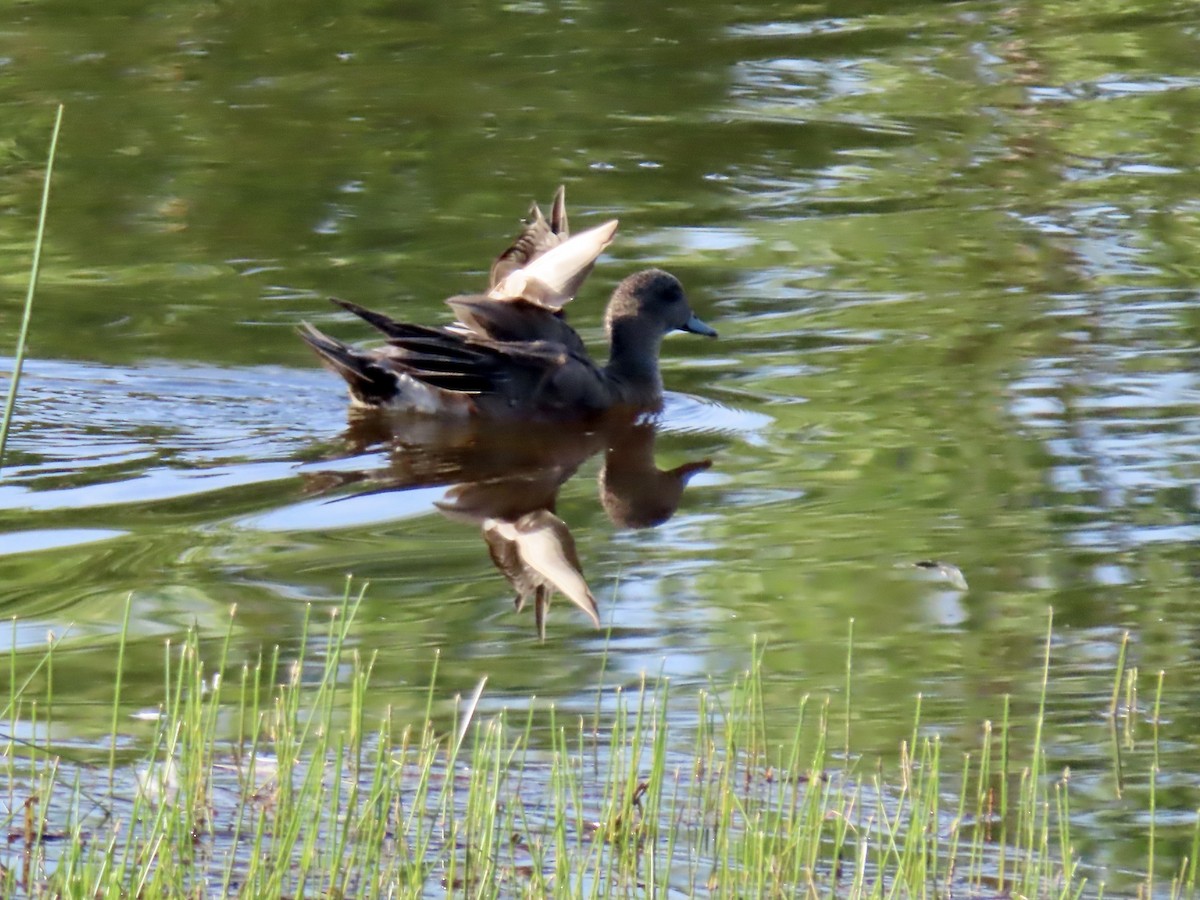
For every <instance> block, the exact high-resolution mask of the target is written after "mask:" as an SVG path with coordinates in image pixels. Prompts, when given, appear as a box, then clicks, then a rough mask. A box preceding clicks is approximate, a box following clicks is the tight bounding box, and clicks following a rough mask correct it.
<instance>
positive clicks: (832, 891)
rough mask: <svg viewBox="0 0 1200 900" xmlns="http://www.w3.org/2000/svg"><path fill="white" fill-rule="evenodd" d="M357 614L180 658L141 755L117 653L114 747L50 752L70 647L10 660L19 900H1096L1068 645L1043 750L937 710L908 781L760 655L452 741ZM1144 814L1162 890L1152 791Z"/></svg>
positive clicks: (474, 728)
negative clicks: (1065, 671) (1077, 779)
mask: <svg viewBox="0 0 1200 900" xmlns="http://www.w3.org/2000/svg"><path fill="white" fill-rule="evenodd" d="M361 600H362V593H361V592H359V593H358V594H357V595H355V596H352V595H351V594H350V592H349V591H348V592H347V596H346V598H345V599H344V601H343V603H342V604H341V605H340V607H337V608H335V609H334V610H333V612H332V614H331V615H330V617H329V620H328V622H327V623H325V624H321V623H319V622H316V621H315V620H313V619H311V618H310V619H309V621H308V622H307V623H306V627H305V629H304V633H303V636H302V641H301V644H300V646H299V649H298V650H297V652H296V653H295V654H294V655H286V656H285V654H284V653H282V652H281V650H280V649H279V648H275V650H274V651H273V652H271V653H270V654H268V655H266V656H263V657H260V658H259V659H258V660H257V662H255V663H254V664H253V665H244V666H241V667H238V666H236V665H230V663H229V659H228V651H229V637H228V635H227V637H226V639H225V641H224V642H223V643H218V644H216V645H206V644H202V643H201V642H200V641H199V640H198V637H197V634H196V633H195V632H189V633H188V634H187V635H186V636H185V637H184V638H183V639H182V640H181V641H180V642H178V643H172V642H171V641H168V642H167V644H166V652H165V654H164V661H163V681H162V685H163V686H162V699H161V703H160V705H159V707H158V708H157V710H155V711H154V712H153V714H152V718H153V720H154V722H155V727H154V732H153V739H152V740H151V741H149V742H148V743H146V742H141V741H133V740H131V739H130V738H129V737H128V736H127V735H125V734H123V733H122V721H123V717H124V716H126V715H127V714H128V710H127V709H126V707H125V706H123V705H122V700H121V686H122V669H123V660H124V657H125V648H126V640H125V637H124V636H122V639H121V643H120V645H119V651H118V654H117V666H116V670H115V672H114V678H113V706H112V730H111V735H110V736H109V740H108V742H107V746H103V745H102V744H95V745H91V746H86V745H81V744H79V743H71V742H68V741H61V742H60V741H59V740H56V737H55V736H56V735H58V734H60V733H61V732H62V731H63V730H64V729H63V728H62V726H63V725H64V724H65V723H64V722H63V721H62V720H61V717H62V713H61V712H60V709H61V706H59V705H58V704H56V691H61V688H60V686H58V685H56V684H55V679H54V659H55V652H56V650H55V647H54V646H53V644H52V645H51V646H50V647H49V648H48V649H47V650H46V651H45V653H44V654H43V655H41V656H40V657H39V658H37V659H36V660H23V662H26V661H27V662H28V663H29V665H28V666H23V665H18V654H16V653H15V652H14V653H13V655H12V656H10V662H9V683H10V691H9V696H8V699H7V706H6V708H5V709H4V712H3V720H4V721H5V722H7V728H6V732H7V733H6V734H5V735H4V736H3V744H2V745H0V746H2V747H3V753H2V766H3V768H2V770H0V778H2V779H3V789H4V794H5V797H6V798H7V804H6V806H7V810H8V818H7V821H5V823H4V827H5V831H6V833H7V835H8V842H7V845H6V847H5V848H4V849H3V850H2V851H0V862H2V868H0V879H2V883H3V891H4V894H5V896H12V895H13V894H15V893H24V894H27V895H31V896H93V897H99V896H108V897H117V896H145V897H149V896H154V897H167V896H213V897H224V896H246V897H267V896H272V897H279V896H329V897H349V896H354V897H392V896H413V895H419V894H422V893H425V892H435V893H441V892H443V891H450V892H451V893H455V894H458V893H462V894H464V895H470V896H485V897H486V896H500V895H503V896H533V897H540V896H550V895H554V896H581V897H582V896H589V897H591V896H627V895H630V894H636V893H642V892H645V893H651V892H653V893H658V892H660V891H661V892H664V893H665V892H667V891H668V890H675V891H681V892H683V893H684V894H686V895H688V896H693V895H697V894H708V895H713V896H725V897H748V896H795V895H802V896H851V897H856V896H879V897H888V896H934V895H944V896H958V897H964V896H989V897H990V896H1020V897H1045V896H1059V897H1071V896H1080V895H1082V894H1083V893H1084V892H1085V891H1086V892H1087V893H1088V894H1089V895H1091V894H1099V893H1102V892H1103V886H1102V884H1101V882H1103V881H1104V880H1105V879H1104V877H1101V873H1099V872H1098V871H1097V870H1096V869H1094V868H1092V867H1089V864H1088V861H1087V860H1084V859H1080V858H1079V857H1078V855H1077V853H1076V851H1075V849H1074V846H1073V844H1072V837H1071V827H1072V817H1071V803H1070V795H1071V790H1070V782H1069V777H1068V773H1067V772H1049V771H1046V765H1045V752H1044V748H1043V746H1042V740H1043V736H1042V735H1043V732H1042V728H1041V722H1043V721H1044V718H1045V714H1046V708H1045V707H1046V703H1047V698H1048V696H1049V694H1048V690H1047V687H1048V681H1049V670H1050V634H1049V631H1048V633H1047V640H1046V650H1045V663H1044V666H1043V669H1042V672H1041V673H1040V675H1041V708H1040V710H1039V712H1038V715H1037V717H1036V719H1035V723H1036V727H1035V728H1034V730H1033V732H1032V734H1025V735H1023V737H1022V739H1020V740H1018V734H1017V732H1018V731H1019V730H1018V729H1010V727H1009V717H1008V702H1007V700H1005V701H1004V702H1003V705H1002V707H1001V709H999V710H998V711H997V712H998V719H997V721H996V722H995V723H983V728H982V732H981V734H982V737H981V743H980V745H979V748H978V750H977V751H975V752H972V753H967V754H965V755H963V756H962V757H961V758H960V759H951V758H949V754H944V753H943V746H942V743H941V741H940V740H939V738H938V737H937V731H936V728H930V727H928V726H927V724H926V723H924V722H922V721H921V715H920V698H919V697H918V698H917V703H916V713H915V716H914V721H913V728H912V736H911V738H910V739H908V740H906V741H905V742H904V744H903V746H902V747H901V748H900V753H899V756H898V762H897V763H895V764H879V765H875V764H872V763H869V762H868V761H867V760H866V758H860V757H857V756H856V755H855V754H854V735H853V733H852V729H851V723H852V715H851V713H852V709H851V704H850V702H849V692H847V695H846V698H845V701H846V702H845V703H841V702H835V701H833V700H830V699H819V698H812V697H808V696H803V697H797V698H796V703H795V707H794V709H793V710H792V711H791V714H790V721H788V722H786V723H782V722H780V721H779V715H778V714H774V715H768V713H767V712H766V711H765V709H764V705H763V694H762V678H763V659H764V653H765V651H764V648H761V647H758V648H754V649H752V651H751V653H750V662H749V666H748V668H747V670H746V671H745V672H744V673H743V675H742V676H741V677H739V678H738V679H736V680H735V681H734V682H733V683H732V684H728V685H718V684H713V685H711V686H710V688H709V689H707V690H703V691H700V692H698V693H697V694H695V695H693V696H684V695H681V694H674V693H672V690H671V685H670V684H669V682H668V681H667V680H665V679H658V680H653V679H648V680H646V679H644V680H643V683H642V685H641V689H640V690H638V691H636V692H630V693H626V692H623V691H620V690H615V691H610V692H606V691H605V690H604V689H603V687H601V689H600V694H601V696H598V698H597V706H596V714H595V716H594V717H585V718H578V717H571V718H570V719H566V720H565V719H563V718H561V717H560V716H558V715H557V714H556V711H555V709H554V707H553V706H552V705H551V706H548V707H539V706H538V704H536V703H535V702H534V701H533V700H531V701H530V702H529V703H528V706H527V708H526V709H523V710H519V709H502V710H499V711H496V712H494V713H492V714H486V715H485V714H482V713H481V712H480V706H481V703H480V700H481V697H482V696H483V695H484V694H485V693H486V684H485V683H484V682H481V683H480V684H479V686H478V688H477V689H476V691H475V692H474V695H473V696H472V697H471V698H469V699H468V700H466V701H463V700H461V699H460V700H459V701H458V702H457V703H456V704H455V707H454V708H455V712H454V713H453V715H452V716H450V717H449V719H448V721H447V717H445V716H439V715H438V714H437V713H436V712H435V708H436V707H437V705H438V704H437V703H436V698H437V696H438V694H439V689H438V678H437V662H436V658H435V660H434V661H433V673H432V675H431V680H430V686H429V695H428V701H427V703H426V706H425V713H424V716H423V717H420V718H418V719H417V720H415V721H398V720H397V719H396V718H395V717H394V716H393V713H392V712H391V711H390V709H385V711H384V712H383V713H382V714H380V715H376V714H374V713H371V712H368V710H369V709H370V708H371V704H370V702H369V700H368V695H369V692H370V691H371V679H372V668H373V665H374V661H375V655H374V654H373V653H370V652H367V651H366V650H365V648H363V647H361V646H357V645H356V641H355V639H354V637H353V635H354V625H355V616H356V612H357V609H358V605H359V603H360V602H361ZM235 617H236V611H233V612H231V618H230V629H229V634H230V635H231V634H232V633H233V622H234V619H235ZM128 618H129V611H128V609H127V610H126V622H125V624H126V628H128ZM58 652H62V651H58ZM850 659H851V657H850V656H849V654H848V657H847V678H848V681H847V687H849V684H850V681H849V679H850V678H851V677H852V675H853V666H852V665H851V664H850ZM1131 676H1133V677H1132V678H1131ZM1135 681H1136V674H1135V673H1126V672H1124V671H1123V662H1122V663H1121V665H1120V666H1119V670H1118V672H1117V673H1116V676H1115V679H1114V695H1113V713H1114V723H1116V722H1117V721H1118V720H1120V719H1124V720H1125V721H1126V723H1127V725H1126V727H1128V723H1129V721H1130V719H1131V718H1132V717H1133V716H1134V714H1135V709H1136V704H1135V705H1133V706H1127V705H1125V704H1124V703H1123V702H1122V699H1123V698H1124V699H1125V700H1130V699H1131V694H1129V692H1130V691H1132V690H1133V684H1134V682H1135ZM1159 685H1160V688H1161V678H1160V679H1159ZM602 698H603V701H604V702H603V703H602V702H601V699H602ZM682 707H686V708H687V709H686V710H684V709H681V708H682ZM668 709H670V714H669V715H668ZM602 710H603V711H602ZM1154 714H1155V716H1156V717H1157V715H1158V701H1157V699H1156V703H1155V709H1154ZM684 721H687V722H689V723H690V724H689V725H687V726H684V725H681V724H678V723H680V722H684ZM1155 721H1157V719H1155ZM782 733H789V734H790V735H791V737H790V738H789V739H787V740H783V741H775V740H773V739H772V738H771V737H769V735H771V734H782ZM1154 735H1155V742H1157V728H1155V729H1154ZM843 742H844V744H845V746H842V744H843ZM1149 796H1150V809H1149V810H1148V811H1147V815H1148V816H1149V821H1150V823H1151V825H1150V833H1149V839H1148V843H1147V849H1146V854H1147V859H1146V865H1145V870H1144V872H1147V873H1148V872H1152V871H1153V869H1154V852H1155V844H1154V826H1153V822H1154V818H1153V814H1154V793H1153V778H1152V779H1151V792H1150V795H1149ZM1197 834H1198V835H1200V832H1197ZM1127 881H1128V883H1125V884H1123V885H1122V886H1121V887H1122V888H1123V889H1124V890H1128V889H1130V888H1131V886H1137V887H1138V888H1139V889H1140V890H1142V891H1144V892H1145V893H1146V894H1151V893H1159V892H1160V891H1159V890H1158V889H1159V888H1162V889H1164V890H1165V889H1166V888H1167V886H1166V885H1156V884H1154V882H1153V879H1152V876H1151V875H1148V874H1138V873H1133V874H1131V875H1129V876H1128V878H1127ZM1195 882H1196V866H1195V853H1194V852H1193V853H1192V854H1191V856H1190V857H1189V858H1188V859H1185V860H1183V861H1182V863H1181V865H1180V867H1179V869H1178V871H1177V874H1176V876H1175V878H1174V880H1173V881H1172V883H1171V884H1170V887H1169V890H1170V895H1171V896H1194V894H1195Z"/></svg>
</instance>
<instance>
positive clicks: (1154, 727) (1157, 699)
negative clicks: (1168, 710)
mask: <svg viewBox="0 0 1200 900" xmlns="http://www.w3.org/2000/svg"><path fill="white" fill-rule="evenodd" d="M1165 677H1166V673H1165V672H1164V671H1163V670H1162V669H1159V672H1158V684H1157V685H1156V687H1155V690H1154V719H1153V721H1152V722H1151V725H1150V728H1151V732H1150V733H1151V736H1152V743H1153V761H1152V762H1151V764H1150V823H1149V828H1148V830H1149V832H1150V834H1149V838H1148V843H1149V847H1148V849H1147V852H1146V857H1147V859H1146V896H1148V897H1153V896H1154V853H1155V849H1156V846H1155V844H1156V840H1155V839H1156V837H1157V834H1158V832H1157V811H1158V773H1159V771H1160V768H1159V756H1158V750H1159V744H1158V723H1159V722H1160V721H1161V718H1160V714H1161V710H1162V692H1163V680H1164V679H1165Z"/></svg>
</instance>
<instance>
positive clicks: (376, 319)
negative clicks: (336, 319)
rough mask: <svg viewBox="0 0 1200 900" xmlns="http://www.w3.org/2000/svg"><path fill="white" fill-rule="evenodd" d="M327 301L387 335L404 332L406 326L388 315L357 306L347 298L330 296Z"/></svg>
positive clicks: (397, 335)
mask: <svg viewBox="0 0 1200 900" xmlns="http://www.w3.org/2000/svg"><path fill="white" fill-rule="evenodd" d="M329 302H330V303H332V304H333V305H334V306H340V307H341V308H342V309H344V310H346V312H352V313H354V314H355V315H356V316H358V317H359V318H360V319H362V320H363V321H364V322H366V323H367V324H368V325H371V326H372V327H373V328H375V329H377V330H379V331H382V332H383V333H384V334H386V335H387V336H388V337H399V336H400V335H401V334H402V333H404V329H405V328H406V327H407V326H405V325H402V324H401V323H400V322H397V321H396V320H395V319H393V318H391V317H390V316H385V315H384V314H383V313H380V312H375V311H374V310H372V309H367V308H366V307H365V306H359V305H358V304H357V303H351V302H350V301H349V300H342V299H340V298H338V297H330V298H329Z"/></svg>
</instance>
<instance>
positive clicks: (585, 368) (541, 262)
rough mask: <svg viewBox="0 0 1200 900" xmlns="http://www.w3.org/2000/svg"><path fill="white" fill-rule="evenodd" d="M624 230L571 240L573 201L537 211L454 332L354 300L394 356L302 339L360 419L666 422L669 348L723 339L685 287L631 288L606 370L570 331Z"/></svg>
mask: <svg viewBox="0 0 1200 900" xmlns="http://www.w3.org/2000/svg"><path fill="white" fill-rule="evenodd" d="M617 225H618V222H617V220H615V219H614V220H610V221H608V222H605V223H603V224H601V225H598V226H596V227H594V228H590V229H588V230H587V231H584V232H581V233H579V234H576V235H571V234H570V232H569V228H568V222H567V213H566V203H565V192H564V190H563V188H561V187H560V188H559V190H558V192H557V193H556V194H555V198H554V203H553V206H552V208H551V215H550V218H549V219H547V218H546V217H545V216H544V214H543V213H542V211H541V209H540V208H539V207H538V205H537V203H536V202H534V203H533V204H532V205H531V207H530V212H529V216H528V218H527V219H526V221H525V225H524V228H523V229H522V231H521V233H520V234H519V235H518V236H517V237H516V239H514V241H513V242H512V244H511V245H510V246H509V247H508V248H507V249H506V250H505V251H504V252H503V253H501V254H500V256H499V257H497V259H496V260H495V262H494V263H493V264H492V267H491V269H490V272H489V279H488V287H487V290H486V291H485V292H483V293H477V294H465V295H458V296H454V297H450V298H449V299H448V300H446V304H447V305H448V306H449V307H450V309H451V310H452V312H453V313H454V314H455V316H456V321H455V322H454V323H452V324H450V325H445V326H427V325H417V324H412V323H407V322H400V321H397V320H395V319H393V318H391V317H389V316H387V315H385V314H383V313H379V312H376V311H373V310H369V309H366V308H365V307H362V306H359V305H358V304H356V303H352V302H350V301H347V300H341V299H336V298H331V299H332V302H333V303H335V304H336V305H337V306H339V307H341V308H342V309H344V310H346V311H347V312H350V313H353V314H354V315H356V316H357V317H359V318H360V319H362V320H363V321H365V322H366V323H367V324H369V325H371V326H373V327H374V328H375V329H376V330H378V331H379V332H381V333H382V334H383V335H384V337H385V343H384V344H383V346H381V347H378V348H374V349H368V350H364V349H359V348H356V347H353V346H351V345H349V344H346V343H343V342H342V341H340V340H338V339H336V338H333V337H330V336H329V335H327V334H325V333H324V332H322V331H320V330H319V329H317V328H315V327H314V326H312V325H311V324H309V323H307V322H305V323H302V325H301V329H300V336H301V338H303V340H304V341H305V342H306V343H307V344H308V345H309V347H311V348H312V349H313V351H315V353H316V354H317V356H318V358H319V359H320V361H321V362H322V363H323V364H324V365H325V366H326V367H327V368H329V369H330V370H332V371H333V372H335V373H337V374H338V375H340V376H341V377H342V378H343V379H344V380H345V382H346V385H347V388H348V389H349V394H350V403H351V406H352V407H357V408H365V409H382V410H395V411H404V412H411V413H421V414H431V415H436V416H440V417H454V418H464V417H465V418H471V417H481V418H485V419H487V418H491V419H518V420H519V419H535V420H543V421H566V420H579V419H586V418H589V417H593V416H596V415H600V414H604V413H606V412H608V411H610V410H613V409H617V408H629V409H637V410H656V409H658V408H659V407H661V404H662V394H663V383H662V376H661V374H660V372H659V365H658V362H659V351H660V347H661V344H662V340H663V338H664V337H666V335H667V334H669V333H671V332H673V331H685V332H691V333H693V334H699V335H704V336H707V337H713V338H715V337H716V336H717V332H716V330H715V329H713V328H712V327H710V326H709V325H707V324H706V323H705V322H703V321H702V320H701V319H700V318H699V317H698V316H697V315H696V313H695V312H694V311H693V310H692V308H691V305H690V303H689V301H688V299H687V296H686V294H685V292H684V289H683V285H682V284H681V283H680V281H679V279H678V278H676V277H675V276H674V275H671V274H670V273H668V272H665V271H663V270H662V269H657V268H651V269H646V270H643V271H640V272H636V273H634V274H633V275H630V276H628V277H627V278H625V279H624V280H622V281H621V282H620V283H619V284H618V285H617V287H616V289H615V290H614V291H613V292H612V295H611V297H610V298H609V301H608V306H607V309H606V312H605V317H604V327H605V333H606V335H607V337H608V343H609V357H608V361H607V362H606V363H604V364H603V365H601V364H599V363H597V362H596V361H595V360H593V359H592V358H591V356H590V355H589V354H588V352H587V349H586V347H585V345H584V342H583V340H582V338H580V336H579V334H578V333H577V332H576V331H575V330H574V329H573V328H572V327H571V326H570V325H569V324H568V323H567V321H566V318H565V315H564V313H563V307H564V306H565V305H566V304H567V303H568V302H570V301H571V299H572V298H574V296H575V294H576V293H577V292H578V291H579V289H580V287H581V286H582V284H583V282H584V281H585V280H586V278H587V275H588V274H589V273H590V272H591V270H592V268H593V266H594V265H595V262H596V260H597V259H598V258H599V256H600V255H601V253H603V251H604V249H605V248H606V247H607V246H608V245H609V244H610V243H611V242H612V240H613V237H614V235H615V233H616V230H617Z"/></svg>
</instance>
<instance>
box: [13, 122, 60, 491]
mask: <svg viewBox="0 0 1200 900" xmlns="http://www.w3.org/2000/svg"><path fill="white" fill-rule="evenodd" d="M62 118H63V106H62V104H61V103H60V104H59V105H58V114H57V115H56V116H55V117H54V133H53V134H52V135H51V137H50V154H49V156H48V157H47V158H46V178H45V180H44V181H43V182H42V208H41V211H40V212H39V213H38V227H37V237H36V238H35V239H34V242H33V265H32V267H31V269H30V272H29V289H28V290H27V291H26V292H25V313H24V315H23V316H22V317H21V330H20V332H19V333H18V335H17V352H16V354H15V355H14V356H13V370H12V377H11V379H10V380H9V384H8V399H7V400H6V401H5V402H4V415H3V417H0V467H2V466H3V465H4V448H5V447H6V446H7V445H8V425H9V423H10V422H11V421H12V414H13V406H14V405H15V404H16V402H17V387H18V386H19V385H20V383H21V367H22V366H23V365H24V363H25V344H26V342H27V341H28V340H29V320H30V319H32V318H33V294H34V291H36V290H37V280H38V272H39V271H40V269H41V267H42V239H43V237H44V236H45V234H46V209H47V208H48V207H49V206H50V175H51V173H52V172H53V171H54V153H55V151H56V150H57V149H58V132H59V129H60V128H61V126H62Z"/></svg>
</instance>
